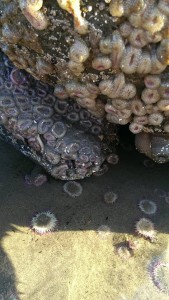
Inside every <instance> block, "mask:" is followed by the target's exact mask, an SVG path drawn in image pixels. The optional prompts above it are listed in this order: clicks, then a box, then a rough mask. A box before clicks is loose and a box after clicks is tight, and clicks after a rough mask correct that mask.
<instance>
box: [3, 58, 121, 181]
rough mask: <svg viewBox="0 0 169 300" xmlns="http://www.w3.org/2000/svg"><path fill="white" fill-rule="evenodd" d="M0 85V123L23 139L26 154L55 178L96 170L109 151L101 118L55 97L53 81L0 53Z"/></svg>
mask: <svg viewBox="0 0 169 300" xmlns="http://www.w3.org/2000/svg"><path fill="white" fill-rule="evenodd" d="M0 91H1V93H0V124H1V125H3V126H4V127H5V128H6V130H7V132H8V133H11V134H12V136H13V139H14V140H15V142H16V143H19V142H21V143H22V145H21V146H20V150H21V151H22V152H24V149H25V148H27V149H30V151H32V152H31V153H32V155H31V157H32V158H34V159H35V160H36V161H38V162H39V163H41V162H43V166H44V167H45V168H46V169H47V171H48V172H49V173H50V174H51V175H52V176H53V177H55V178H59V179H66V180H67V179H71V180H73V179H80V178H84V177H86V176H89V175H91V174H92V173H93V172H96V171H99V169H100V167H101V165H102V163H103V161H104V160H105V159H106V156H107V155H110V153H111V151H110V145H109V142H110V141H109V138H108V136H107V138H106V131H108V127H109V126H110V125H109V124H108V123H106V122H105V120H103V119H101V118H99V119H98V118H95V117H93V116H92V115H91V114H90V113H89V112H88V111H87V110H85V109H84V108H82V107H80V106H79V105H78V103H76V102H75V101H72V100H70V99H69V100H68V101H66V100H64V99H62V100H59V99H58V98H56V97H55V96H54V95H53V88H52V87H50V86H49V85H48V84H46V83H42V82H40V81H36V80H35V79H34V78H33V77H32V76H31V75H30V74H28V73H26V72H25V71H21V70H18V69H17V68H16V67H14V66H13V65H12V64H11V62H10V61H9V59H8V58H7V57H6V56H5V55H2V53H0ZM107 126H108V127H107ZM111 127H112V129H111V130H110V129H109V134H110V132H111V133H112V138H111V142H110V143H111V145H113V147H115V144H116V133H115V126H113V125H112V126H111ZM111 147H112V146H111Z"/></svg>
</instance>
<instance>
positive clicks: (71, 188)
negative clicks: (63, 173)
mask: <svg viewBox="0 0 169 300" xmlns="http://www.w3.org/2000/svg"><path fill="white" fill-rule="evenodd" d="M63 190H64V192H65V193H67V194H68V195H69V196H71V197H78V196H80V195H81V193H82V191H83V189H82V186H81V184H80V183H78V182H76V181H67V182H66V183H65V184H64V186H63Z"/></svg>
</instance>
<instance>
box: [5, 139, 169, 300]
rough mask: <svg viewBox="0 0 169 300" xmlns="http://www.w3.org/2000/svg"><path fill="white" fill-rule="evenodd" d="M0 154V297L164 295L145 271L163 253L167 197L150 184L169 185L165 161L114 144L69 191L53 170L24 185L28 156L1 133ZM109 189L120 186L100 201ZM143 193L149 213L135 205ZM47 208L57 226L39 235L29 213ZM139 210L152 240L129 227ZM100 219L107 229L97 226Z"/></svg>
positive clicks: (86, 299)
mask: <svg viewBox="0 0 169 300" xmlns="http://www.w3.org/2000/svg"><path fill="white" fill-rule="evenodd" d="M0 158H1V168H0V233H1V250H0V300H14V299H15V300H16V299H20V300H109V299H110V300H148V299H150V300H167V299H169V296H167V295H166V294H165V293H164V292H160V291H159V289H158V288H157V287H156V286H155V285H154V283H153V281H152V280H151V278H150V276H149V273H148V265H149V264H150V261H151V260H152V259H153V258H154V257H157V256H161V255H162V254H163V253H164V251H167V250H168V253H169V247H168V245H169V244H168V243H169V235H168V233H169V218H168V216H169V204H168V203H166V202H165V200H164V198H161V197H159V196H158V195H157V194H156V193H155V192H154V191H155V189H162V190H165V191H169V183H168V182H169V181H168V180H169V164H165V165H152V166H150V167H145V166H144V163H143V162H144V160H145V159H146V158H145V157H144V156H143V155H140V154H138V153H137V152H136V151H135V150H133V151H124V149H122V148H120V149H119V158H120V159H119V163H118V164H117V165H114V166H112V167H110V168H109V171H108V172H107V173H106V174H104V175H103V176H100V177H96V176H92V177H90V178H87V179H85V180H82V181H80V183H81V185H82V187H83V193H82V194H81V196H79V197H76V198H72V197H70V196H68V195H67V194H65V193H64V191H63V184H64V182H62V181H57V180H54V179H52V178H51V177H49V178H48V182H47V183H45V184H43V185H42V186H40V187H35V186H32V185H30V186H29V185H26V184H25V182H24V176H25V175H26V174H28V173H29V172H30V171H31V169H32V168H33V167H34V163H32V162H31V161H30V160H29V159H27V158H26V157H24V156H23V155H22V154H21V153H19V152H17V151H15V150H14V149H13V147H12V146H10V145H7V144H5V143H4V142H3V141H0ZM110 190H112V191H114V192H116V193H117V194H118V199H117V201H116V203H114V204H112V205H111V204H106V203H104V201H103V198H104V194H105V192H107V191H110ZM144 198H146V199H150V200H153V201H155V202H156V204H157V213H156V214H155V215H152V216H150V217H149V216H147V215H145V214H144V213H142V212H141V211H140V209H139V208H138V203H139V201H140V200H141V199H144ZM47 210H50V211H51V212H52V213H54V214H55V215H56V217H57V218H58V220H59V227H58V231H56V232H53V233H51V234H47V235H44V236H39V235H37V234H35V233H34V232H32V231H31V230H30V227H29V225H30V221H31V219H32V216H34V214H35V213H37V212H41V211H47ZM141 217H146V218H147V217H148V218H150V219H151V220H152V221H153V222H154V224H155V229H156V230H157V240H156V242H154V243H151V242H150V241H149V240H146V239H144V238H142V237H139V236H138V235H137V234H136V233H135V223H136V221H138V220H139V218H141ZM101 225H106V226H108V229H109V230H110V231H108V234H106V233H104V232H102V234H99V233H98V228H99V227H100V226H101ZM127 240H137V241H138V242H139V248H138V249H137V250H135V252H134V255H133V256H131V257H130V258H129V259H122V258H121V257H119V256H118V255H117V251H116V247H117V245H118V244H119V243H124V242H125V241H127ZM168 282H169V281H168ZM168 286H169V283H168Z"/></svg>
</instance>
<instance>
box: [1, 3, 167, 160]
mask: <svg viewBox="0 0 169 300" xmlns="http://www.w3.org/2000/svg"><path fill="white" fill-rule="evenodd" d="M0 10H1V16H0V35H1V39H0V48H1V49H2V51H3V52H4V53H5V54H6V55H7V56H8V57H9V59H10V60H11V61H12V62H13V63H14V65H15V66H16V67H17V68H19V69H25V70H26V71H27V72H28V73H30V74H31V75H33V76H34V77H35V78H36V79H38V80H41V81H43V82H45V83H49V84H51V85H53V86H54V93H55V96H56V97H57V98H59V99H60V100H59V101H63V103H64V101H65V100H67V99H70V98H71V99H72V100H73V101H74V103H75V101H76V103H77V104H78V105H80V106H81V107H83V108H85V109H86V110H87V111H88V112H89V113H90V114H92V115H93V116H95V117H96V118H97V119H100V118H105V119H107V120H108V122H111V123H113V124H119V125H126V124H129V129H130V131H131V132H132V133H134V134H136V135H137V134H140V133H142V132H145V133H146V134H147V135H148V137H147V136H146V135H145V136H143V135H142V136H141V142H140V143H139V142H138V147H137V148H138V149H139V151H140V150H142V148H143V151H142V152H144V153H146V154H147V155H148V156H150V157H151V158H153V159H155V160H156V161H157V162H165V161H166V158H165V159H163V158H162V159H161V157H162V156H168V145H169V141H168V139H167V140H166V141H164V140H161V137H159V135H163V136H167V135H168V133H169V119H168V118H169V114H168V111H169V90H168V86H169V79H168V78H167V77H168V64H169V31H168V24H169V20H168V17H169V9H168V1H167V0H159V1H157V0H130V1H124V0H112V1H111V0H105V1H104V0H102V1H93V0H85V1H83V2H81V1H80V0H65V1H61V0H51V1H43V0H37V1H31V0H18V1H17V0H14V1H11V0H9V1H1V3H0ZM72 116H74V118H75V119H76V114H71V117H72ZM154 133H155V134H157V135H158V136H156V139H154V138H152V137H151V138H150V134H154ZM148 138H150V139H151V140H152V143H151V141H150V143H149V145H148V146H147V147H146V148H144V145H145V143H146V141H147V139H148ZM163 144H164V151H163V149H162V147H163ZM146 145H147V144H146ZM154 145H155V146H154ZM158 145H159V147H158ZM161 145H162V146H161ZM156 146H157V147H156ZM150 149H151V150H150ZM164 152H166V154H164ZM159 156H160V158H159Z"/></svg>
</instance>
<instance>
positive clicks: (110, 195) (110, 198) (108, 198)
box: [104, 191, 118, 204]
mask: <svg viewBox="0 0 169 300" xmlns="http://www.w3.org/2000/svg"><path fill="white" fill-rule="evenodd" d="M117 198H118V195H117V194H116V193H114V192H113V191H109V192H106V193H105V194H104V202H105V203H108V204H113V203H115V202H116V200H117Z"/></svg>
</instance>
